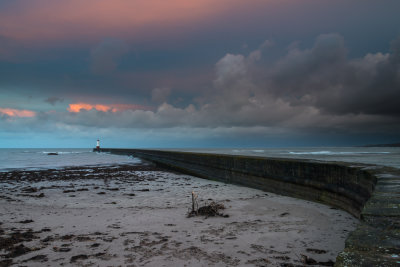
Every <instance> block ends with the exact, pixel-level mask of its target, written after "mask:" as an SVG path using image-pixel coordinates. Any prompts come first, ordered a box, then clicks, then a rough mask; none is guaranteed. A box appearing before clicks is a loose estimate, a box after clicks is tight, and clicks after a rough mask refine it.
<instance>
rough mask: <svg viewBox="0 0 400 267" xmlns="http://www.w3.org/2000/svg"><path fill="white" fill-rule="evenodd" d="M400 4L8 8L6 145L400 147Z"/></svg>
mask: <svg viewBox="0 0 400 267" xmlns="http://www.w3.org/2000/svg"><path fill="white" fill-rule="evenodd" d="M399 10H400V1H398V0H382V1H375V0H353V1H348V0H335V1H328V0H279V1H278V0H246V1H242V0H219V1H211V0H201V1H198V0H192V1H187V0H168V1H165V0H113V1H108V0H85V1H81V0H58V1H54V0H32V1H26V0H0V148H13V147H16V148H22V147H27V148H29V147H32V148H36V147H37V148H40V147H71V148H78V147H94V146H95V144H96V139H97V138H100V141H101V145H102V146H103V147H127V148H134V147H140V148H143V147H144V148H180V147H182V148H184V147H185V148H187V147H192V148H198V147H203V148H212V147H293V146H325V147H326V146H357V145H364V144H379V143H395V142H399V141H400V16H399V15H398V11H399Z"/></svg>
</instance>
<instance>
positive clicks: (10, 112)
mask: <svg viewBox="0 0 400 267" xmlns="http://www.w3.org/2000/svg"><path fill="white" fill-rule="evenodd" d="M0 114H2V115H7V116H10V117H34V116H35V115H36V112H34V111H31V110H26V109H13V108H0Z"/></svg>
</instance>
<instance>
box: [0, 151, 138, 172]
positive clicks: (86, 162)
mask: <svg viewBox="0 0 400 267" xmlns="http://www.w3.org/2000/svg"><path fill="white" fill-rule="evenodd" d="M49 153H57V154H58V155H57V156H53V155H48V154H49ZM140 162H141V161H140V160H139V159H137V158H133V157H130V156H122V155H112V154H109V153H96V152H92V149H89V148H86V149H50V148H46V149H0V171H11V170H37V169H50V168H62V167H70V166H105V165H115V164H127V163H129V164H139V163H140Z"/></svg>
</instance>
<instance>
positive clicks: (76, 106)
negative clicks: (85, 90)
mask: <svg viewBox="0 0 400 267" xmlns="http://www.w3.org/2000/svg"><path fill="white" fill-rule="evenodd" d="M92 109H94V110H97V111H102V112H109V111H110V112H120V111H125V110H150V107H146V106H141V105H132V104H113V105H103V104H89V103H83V102H80V103H73V104H69V108H67V110H68V111H69V112H72V113H78V112H81V111H82V110H92Z"/></svg>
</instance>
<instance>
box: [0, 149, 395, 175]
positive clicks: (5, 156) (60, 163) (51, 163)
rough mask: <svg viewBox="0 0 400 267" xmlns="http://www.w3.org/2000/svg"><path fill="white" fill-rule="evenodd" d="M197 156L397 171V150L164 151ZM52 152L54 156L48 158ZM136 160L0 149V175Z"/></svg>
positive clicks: (133, 161)
mask: <svg viewBox="0 0 400 267" xmlns="http://www.w3.org/2000/svg"><path fill="white" fill-rule="evenodd" d="M168 150H177V151H191V152H201V153H218V154H232V155H247V156H258V157H273V158H296V159H312V160H320V161H344V162H354V163H367V164H376V165H383V166H390V167H395V168H400V148H398V147H387V148H385V147H340V148H339V147H327V148H279V149H277V148H253V149H239V148H234V149H168ZM51 152H56V153H58V155H57V156H51V155H48V153H51ZM140 163H141V161H140V159H138V158H134V157H130V156H123V155H113V154H109V153H97V152H92V149H88V148H86V149H0V171H10V170H16V169H24V170H35V169H50V168H62V167H68V166H107V165H116V164H140Z"/></svg>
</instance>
